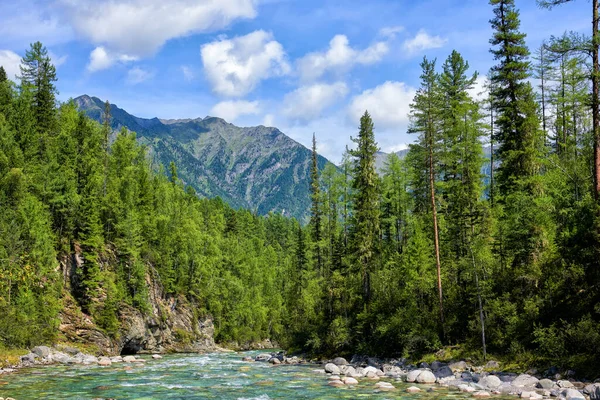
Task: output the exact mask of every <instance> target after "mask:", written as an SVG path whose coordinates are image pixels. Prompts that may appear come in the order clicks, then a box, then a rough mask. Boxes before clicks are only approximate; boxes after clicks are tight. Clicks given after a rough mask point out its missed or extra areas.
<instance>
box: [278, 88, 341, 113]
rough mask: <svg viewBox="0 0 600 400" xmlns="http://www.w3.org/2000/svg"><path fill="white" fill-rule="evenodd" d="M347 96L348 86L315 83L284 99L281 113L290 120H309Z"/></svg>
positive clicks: (297, 90)
mask: <svg viewBox="0 0 600 400" xmlns="http://www.w3.org/2000/svg"><path fill="white" fill-rule="evenodd" d="M347 94H348V86H346V84H345V83H343V82H336V83H332V84H325V83H315V84H313V85H308V86H301V87H299V88H298V89H296V90H294V91H293V92H291V93H288V94H287V95H286V96H285V98H284V108H283V113H284V114H285V115H286V116H287V117H290V118H295V119H299V120H305V121H306V120H310V119H313V118H317V117H319V116H320V115H321V112H322V111H323V110H324V109H326V108H327V107H330V106H331V105H333V104H334V103H335V102H336V101H337V100H339V99H341V98H343V97H345V96H346V95H347Z"/></svg>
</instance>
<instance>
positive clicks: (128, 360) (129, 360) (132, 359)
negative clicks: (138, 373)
mask: <svg viewBox="0 0 600 400" xmlns="http://www.w3.org/2000/svg"><path fill="white" fill-rule="evenodd" d="M123 362H126V363H132V362H135V356H125V357H123Z"/></svg>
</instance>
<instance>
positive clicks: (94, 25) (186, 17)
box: [58, 0, 256, 57]
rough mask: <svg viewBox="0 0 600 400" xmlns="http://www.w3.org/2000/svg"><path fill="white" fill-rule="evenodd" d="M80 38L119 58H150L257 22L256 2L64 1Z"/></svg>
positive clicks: (190, 0)
mask: <svg viewBox="0 0 600 400" xmlns="http://www.w3.org/2000/svg"><path fill="white" fill-rule="evenodd" d="M58 4H59V5H60V6H62V7H63V8H64V10H65V11H66V15H67V18H68V19H69V22H70V24H71V25H72V27H73V29H74V30H75V32H76V33H77V34H79V35H81V36H83V37H85V38H87V39H88V40H90V41H91V42H92V43H94V44H96V45H99V46H105V47H107V48H109V49H110V50H111V51H114V52H116V53H118V54H128V55H130V56H133V57H145V56H148V55H151V54H153V53H155V52H156V51H157V50H158V49H159V48H160V47H161V46H162V45H164V44H165V42H167V41H168V40H170V39H173V38H177V37H182V36H186V35H190V34H194V33H200V32H207V31H214V30H218V29H222V28H224V27H227V26H228V25H229V24H231V23H232V22H233V21H235V20H237V19H241V18H254V17H255V16H256V7H255V1H254V0H170V1H164V0H121V1H114V0H98V1H94V2H90V1H88V0H58Z"/></svg>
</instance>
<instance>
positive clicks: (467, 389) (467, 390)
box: [457, 383, 477, 393]
mask: <svg viewBox="0 0 600 400" xmlns="http://www.w3.org/2000/svg"><path fill="white" fill-rule="evenodd" d="M457 388H458V390H460V391H461V392H464V393H473V392H474V391H476V390H477V389H475V388H474V387H473V386H469V385H467V384H464V383H463V384H460V385H458V387H457Z"/></svg>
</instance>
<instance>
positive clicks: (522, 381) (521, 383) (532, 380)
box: [512, 374, 540, 387]
mask: <svg viewBox="0 0 600 400" xmlns="http://www.w3.org/2000/svg"><path fill="white" fill-rule="evenodd" d="M539 381H540V380H539V379H538V378H536V377H535V376H531V375H528V374H521V375H519V376H517V379H515V380H514V381H512V385H513V386H516V387H536V385H537V383H538V382H539Z"/></svg>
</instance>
